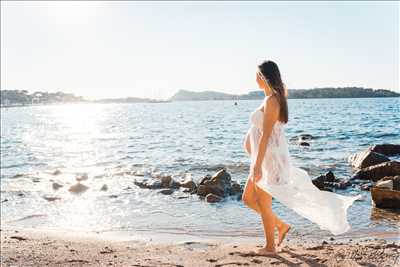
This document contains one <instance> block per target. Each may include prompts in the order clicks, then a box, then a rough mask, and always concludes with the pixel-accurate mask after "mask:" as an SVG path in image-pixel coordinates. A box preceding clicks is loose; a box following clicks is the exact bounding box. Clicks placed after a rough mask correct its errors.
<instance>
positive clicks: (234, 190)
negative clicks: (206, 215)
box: [230, 182, 243, 195]
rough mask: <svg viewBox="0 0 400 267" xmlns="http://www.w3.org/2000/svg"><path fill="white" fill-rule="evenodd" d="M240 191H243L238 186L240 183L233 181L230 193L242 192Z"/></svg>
mask: <svg viewBox="0 0 400 267" xmlns="http://www.w3.org/2000/svg"><path fill="white" fill-rule="evenodd" d="M242 193H243V189H242V187H241V186H240V184H238V183H237V182H233V183H232V188H231V192H230V194H231V195H236V194H242Z"/></svg>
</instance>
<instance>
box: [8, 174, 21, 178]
mask: <svg viewBox="0 0 400 267" xmlns="http://www.w3.org/2000/svg"><path fill="white" fill-rule="evenodd" d="M21 177H24V175H23V174H21V173H18V174H16V175H14V176H13V177H11V178H21Z"/></svg>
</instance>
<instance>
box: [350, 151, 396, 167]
mask: <svg viewBox="0 0 400 267" xmlns="http://www.w3.org/2000/svg"><path fill="white" fill-rule="evenodd" d="M348 161H349V162H350V164H351V165H352V166H353V167H355V168H359V169H362V168H367V167H369V166H373V165H377V164H380V163H383V162H387V161H390V159H389V158H388V157H386V156H385V155H383V154H380V153H376V152H374V151H372V150H371V149H366V150H364V151H361V152H358V153H355V154H353V155H351V156H349V158H348Z"/></svg>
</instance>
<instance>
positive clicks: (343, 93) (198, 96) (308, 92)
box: [170, 87, 400, 101]
mask: <svg viewBox="0 0 400 267" xmlns="http://www.w3.org/2000/svg"><path fill="white" fill-rule="evenodd" d="M288 91H289V92H288V93H289V94H288V98H363V97H400V94H399V93H396V92H393V91H390V90H386V89H371V88H363V87H337V88H334V87H325V88H313V89H289V90H288ZM262 98H264V92H263V91H261V90H257V91H251V92H249V93H247V94H242V95H235V94H226V93H221V92H216V91H202V92H193V91H188V90H179V91H178V92H177V93H175V94H174V95H173V96H172V97H171V98H170V100H171V101H188V100H191V101H196V100H245V99H262Z"/></svg>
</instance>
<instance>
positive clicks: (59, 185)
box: [51, 182, 63, 190]
mask: <svg viewBox="0 0 400 267" xmlns="http://www.w3.org/2000/svg"><path fill="white" fill-rule="evenodd" d="M51 186H52V187H53V189H54V190H58V189H60V188H61V187H63V185H62V184H59V183H57V182H54V183H53V184H52V185H51Z"/></svg>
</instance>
